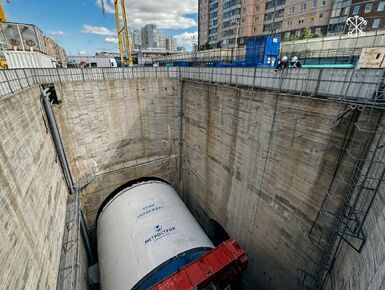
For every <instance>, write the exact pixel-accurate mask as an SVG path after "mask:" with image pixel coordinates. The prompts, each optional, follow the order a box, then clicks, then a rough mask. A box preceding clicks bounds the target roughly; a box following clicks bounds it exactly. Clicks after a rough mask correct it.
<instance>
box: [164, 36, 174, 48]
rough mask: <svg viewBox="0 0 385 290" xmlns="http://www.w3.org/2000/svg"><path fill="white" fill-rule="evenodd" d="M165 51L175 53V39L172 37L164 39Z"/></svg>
mask: <svg viewBox="0 0 385 290" xmlns="http://www.w3.org/2000/svg"><path fill="white" fill-rule="evenodd" d="M166 50H167V51H176V38H175V37H173V36H167V37H166Z"/></svg>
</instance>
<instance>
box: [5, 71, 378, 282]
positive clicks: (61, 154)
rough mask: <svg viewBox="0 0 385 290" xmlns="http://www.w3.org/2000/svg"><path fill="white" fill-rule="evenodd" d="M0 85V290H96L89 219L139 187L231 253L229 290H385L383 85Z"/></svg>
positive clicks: (38, 78)
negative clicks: (233, 266)
mask: <svg viewBox="0 0 385 290" xmlns="http://www.w3.org/2000/svg"><path fill="white" fill-rule="evenodd" d="M0 82H1V83H0V95H1V97H0V123H1V125H0V185H1V187H0V188H1V196H2V197H1V203H0V217H1V218H0V228H1V232H2V233H3V234H2V237H3V238H2V243H1V248H0V249H1V250H0V261H1V268H2V270H1V272H0V283H1V285H2V287H4V289H96V288H93V287H97V284H98V282H97V281H96V280H97V278H95V279H96V280H94V277H97V276H98V275H97V272H98V271H97V269H96V270H95V265H97V262H98V260H97V255H96V253H95V252H96V250H95V248H96V219H97V214H98V210H99V208H100V206H101V205H102V203H103V201H104V200H105V199H106V198H107V196H109V194H110V193H111V192H113V191H114V190H115V189H116V188H118V187H119V186H121V185H123V184H125V183H127V182H128V181H130V180H135V179H138V178H143V177H156V178H161V179H162V180H165V181H167V182H168V183H169V184H170V185H171V186H172V187H173V188H174V189H175V190H176V192H178V193H179V195H180V198H181V200H183V202H184V203H185V204H186V205H187V207H188V208H189V210H190V211H191V212H192V214H193V215H194V217H195V219H196V220H197V221H198V222H199V224H200V226H201V227H202V228H203V230H204V231H205V232H206V233H207V235H208V236H209V237H210V238H212V239H215V238H217V239H218V240H219V242H223V241H224V238H222V236H223V237H224V236H226V237H231V238H232V239H234V240H236V241H237V242H238V243H239V245H240V247H241V248H242V249H244V251H245V253H246V255H247V257H248V265H247V269H246V271H245V272H244V273H243V275H242V286H243V289H296V288H298V289H319V288H325V289H383V288H384V287H385V235H384V227H385V206H384V204H385V188H384V182H383V180H384V171H385V166H384V162H385V155H384V150H385V134H384V126H385V119H384V116H383V112H384V108H385V107H384V104H385V103H384V102H383V99H384V94H383V93H384V92H383V89H384V75H383V70H379V69H366V70H363V69H361V70H349V69H313V70H311V69H310V70H309V69H299V70H291V71H283V72H278V73H276V74H275V73H274V71H273V70H269V69H254V68H252V69H251V68H250V69H248V68H239V69H238V68H231V69H230V68H228V69H227V68H116V69H110V68H106V69H98V68H95V69H18V70H7V71H0ZM48 92H49V96H48V95H47V93H48ZM44 94H46V98H47V100H48V103H47V100H46V101H44V96H43V95H44ZM50 110H51V113H52V116H53V117H54V118H50V113H49V111H50ZM52 116H51V117H52ZM53 122H54V123H53ZM55 126H56V129H57V132H56V133H58V134H55V132H54V131H55V130H54V128H53V127H55ZM55 136H56V137H55ZM57 137H58V138H59V139H57ZM58 140H59V141H58ZM58 142H59V143H61V145H60V144H58ZM61 148H62V149H63V150H61ZM66 166H67V169H66ZM219 232H221V233H222V234H219ZM96 268H97V266H96ZM306 287H307V288H306Z"/></svg>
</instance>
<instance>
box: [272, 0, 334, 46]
mask: <svg viewBox="0 0 385 290" xmlns="http://www.w3.org/2000/svg"><path fill="white" fill-rule="evenodd" d="M279 1H281V0H279ZM332 6H333V0H308V1H303V0H286V4H285V9H284V12H283V14H282V16H283V17H282V25H281V28H280V29H281V31H280V32H281V36H282V37H283V38H285V39H288V38H290V36H292V35H293V34H294V35H300V34H301V33H302V32H303V30H304V29H305V28H310V29H311V31H312V33H316V32H317V33H319V34H320V35H321V34H322V35H326V32H327V29H328V25H329V19H330V14H331V9H332Z"/></svg>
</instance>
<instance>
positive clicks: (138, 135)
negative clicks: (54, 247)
mask: <svg viewBox="0 0 385 290" xmlns="http://www.w3.org/2000/svg"><path fill="white" fill-rule="evenodd" d="M56 90H57V93H58V94H59V95H60V97H61V99H62V103H61V104H60V105H57V106H55V114H56V118H57V121H58V124H59V127H60V131H61V135H62V138H63V142H64V146H65V150H66V153H67V158H68V161H69V163H70V167H71V171H72V175H73V178H74V180H82V179H84V178H85V177H90V178H95V179H94V180H93V181H92V183H91V184H90V185H89V186H87V187H86V188H85V189H84V190H83V192H82V207H83V210H84V213H85V214H86V219H87V223H88V225H89V226H90V227H93V225H94V222H95V218H96V213H97V211H98V209H99V206H100V204H101V203H102V201H103V200H104V199H105V198H106V196H107V195H108V194H110V193H111V192H112V191H113V190H114V189H115V188H117V187H118V186H120V185H121V184H123V183H126V182H127V181H129V180H131V179H134V178H139V177H143V176H158V177H162V178H165V179H167V180H168V181H169V182H171V183H172V184H173V185H174V186H176V187H177V188H178V184H177V180H178V178H177V177H178V170H177V165H178V162H177V161H178V156H179V133H180V116H179V111H180V85H179V81H178V80H176V79H155V78H153V79H127V80H115V81H87V82H66V83H62V84H61V85H60V84H56Z"/></svg>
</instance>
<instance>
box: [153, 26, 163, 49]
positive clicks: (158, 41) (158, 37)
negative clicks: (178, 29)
mask: <svg viewBox="0 0 385 290" xmlns="http://www.w3.org/2000/svg"><path fill="white" fill-rule="evenodd" d="M153 48H157V49H159V50H166V36H165V35H164V34H162V33H160V32H159V31H156V32H155V46H154V47H153Z"/></svg>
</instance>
